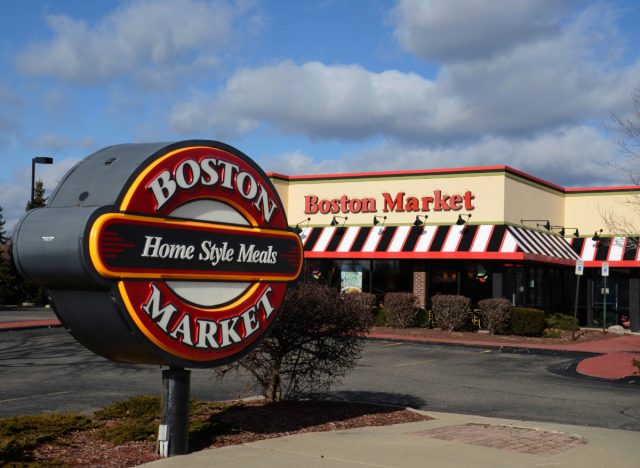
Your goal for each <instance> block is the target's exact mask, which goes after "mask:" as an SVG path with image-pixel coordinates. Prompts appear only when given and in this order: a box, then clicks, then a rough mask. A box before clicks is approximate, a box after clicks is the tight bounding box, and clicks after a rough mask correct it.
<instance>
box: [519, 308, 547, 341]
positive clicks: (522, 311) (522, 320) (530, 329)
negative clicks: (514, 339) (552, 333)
mask: <svg viewBox="0 0 640 468" xmlns="http://www.w3.org/2000/svg"><path fill="white" fill-rule="evenodd" d="M545 326H546V321H545V315H544V311H542V310H539V309H531V308H527V307H513V308H512V309H511V331H512V332H513V333H514V334H515V335H519V336H542V333H543V332H544V327H545Z"/></svg>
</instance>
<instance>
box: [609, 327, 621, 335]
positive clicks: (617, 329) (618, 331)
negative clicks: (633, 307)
mask: <svg viewBox="0 0 640 468" xmlns="http://www.w3.org/2000/svg"><path fill="white" fill-rule="evenodd" d="M607 333H613V334H614V335H624V328H623V327H622V326H620V325H611V326H610V327H609V328H607Z"/></svg>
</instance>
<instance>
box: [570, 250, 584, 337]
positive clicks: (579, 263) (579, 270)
mask: <svg viewBox="0 0 640 468" xmlns="http://www.w3.org/2000/svg"><path fill="white" fill-rule="evenodd" d="M583 274H584V260H576V298H575V302H574V305H573V323H572V324H571V340H573V341H575V339H576V322H577V321H578V299H579V295H580V278H581V277H582V275H583Z"/></svg>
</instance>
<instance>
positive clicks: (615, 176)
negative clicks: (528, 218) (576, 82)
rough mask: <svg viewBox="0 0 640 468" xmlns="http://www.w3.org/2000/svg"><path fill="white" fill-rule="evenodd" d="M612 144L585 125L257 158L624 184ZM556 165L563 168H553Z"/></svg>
mask: <svg viewBox="0 0 640 468" xmlns="http://www.w3.org/2000/svg"><path fill="white" fill-rule="evenodd" d="M617 157H618V148H617V146H616V145H615V143H613V142H612V141H611V140H610V139H609V138H608V137H607V135H604V134H602V133H600V132H598V131H597V130H596V129H594V128H592V127H588V126H576V127H566V128H561V129H555V130H553V131H549V132H546V133H542V134H540V135H537V136H535V137H532V138H517V137H516V138H504V137H491V136H488V137H485V138H483V139H481V140H479V141H476V142H473V143H469V144H457V145H452V146H443V147H430V146H417V145H403V144H398V143H396V142H390V141H387V142H385V143H383V144H381V145H378V146H374V147H371V148H368V149H366V150H363V151H361V152H360V153H358V154H351V155H349V156H348V157H341V158H337V159H334V160H324V161H315V160H314V159H313V158H312V157H311V156H309V155H305V154H304V153H301V152H294V153H286V154H282V155H277V156H272V157H267V158H263V167H265V168H266V169H267V170H268V171H273V172H280V173H283V174H287V175H301V174H319V173H320V174H322V173H345V172H347V173H349V172H362V171H363V169H364V170H366V171H393V170H409V169H434V168H444V167H470V166H494V165H504V164H507V165H509V166H511V167H513V168H515V169H518V170H521V171H523V172H526V173H529V174H531V175H534V176H536V177H540V178H542V179H545V180H548V181H550V182H553V183H555V184H558V185H561V186H565V187H579V186H608V185H619V184H629V183H630V179H629V177H628V174H627V173H626V172H624V171H623V170H618V169H617V168H612V167H611V163H613V162H615V161H616V160H617ZM559 167H562V168H566V169H565V170H558V168H559Z"/></svg>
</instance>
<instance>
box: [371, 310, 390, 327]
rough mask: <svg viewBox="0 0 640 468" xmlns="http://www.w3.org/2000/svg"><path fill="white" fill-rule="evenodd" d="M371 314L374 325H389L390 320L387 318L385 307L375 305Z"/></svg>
mask: <svg viewBox="0 0 640 468" xmlns="http://www.w3.org/2000/svg"><path fill="white" fill-rule="evenodd" d="M371 315H372V320H373V326H375V327H386V326H387V325H389V321H388V320H387V312H386V311H385V310H384V307H373V308H372V309H371Z"/></svg>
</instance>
